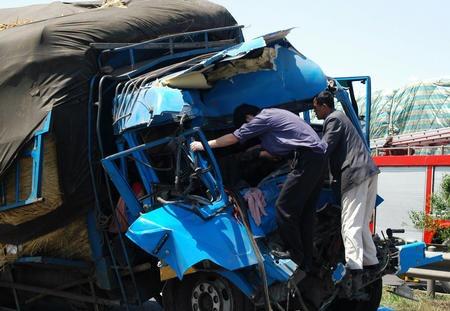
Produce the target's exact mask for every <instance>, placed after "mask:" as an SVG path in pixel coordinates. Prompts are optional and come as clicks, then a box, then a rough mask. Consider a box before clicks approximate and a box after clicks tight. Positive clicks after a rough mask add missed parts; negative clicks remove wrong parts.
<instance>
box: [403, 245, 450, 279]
mask: <svg viewBox="0 0 450 311" xmlns="http://www.w3.org/2000/svg"><path fill="white" fill-rule="evenodd" d="M442 259H443V258H442V255H436V256H433V257H429V258H426V257H425V243H423V242H418V243H412V244H407V245H405V246H400V253H399V259H398V262H399V264H398V266H399V267H398V269H399V270H398V271H397V272H396V274H401V273H406V272H407V271H408V269H409V268H413V267H419V266H423V265H427V264H430V263H433V262H438V261H441V260H442Z"/></svg>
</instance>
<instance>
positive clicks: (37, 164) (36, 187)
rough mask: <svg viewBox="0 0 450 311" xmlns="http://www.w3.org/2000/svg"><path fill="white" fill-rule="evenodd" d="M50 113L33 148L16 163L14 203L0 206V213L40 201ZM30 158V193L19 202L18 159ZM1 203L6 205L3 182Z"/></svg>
mask: <svg viewBox="0 0 450 311" xmlns="http://www.w3.org/2000/svg"><path fill="white" fill-rule="evenodd" d="M51 115H52V112H51V111H50V112H49V113H48V115H47V119H46V120H45V123H44V126H43V128H42V130H40V131H39V132H36V133H35V134H34V147H33V149H32V150H31V151H27V152H24V153H23V154H21V155H20V156H19V158H18V159H17V161H16V194H15V196H16V201H15V202H14V203H11V204H8V205H2V206H0V211H6V210H9V209H12V208H16V207H19V206H24V205H28V204H32V203H35V202H38V201H41V200H42V164H43V160H44V134H45V133H47V132H48V131H49V129H50V120H51ZM25 157H31V158H32V159H33V172H32V173H33V175H32V179H31V192H30V195H29V196H28V198H27V199H26V200H24V201H19V192H20V190H19V187H20V158H25ZM1 184H2V187H1V193H2V203H3V204H4V203H6V199H5V196H6V193H5V188H4V181H2V182H1Z"/></svg>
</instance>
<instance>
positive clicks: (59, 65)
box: [0, 0, 236, 244]
mask: <svg viewBox="0 0 450 311" xmlns="http://www.w3.org/2000/svg"><path fill="white" fill-rule="evenodd" d="M122 3H125V4H126V7H125V8H124V7H102V8H99V7H98V6H95V5H86V4H82V5H81V6H80V5H72V4H65V3H57V4H55V3H52V4H49V5H38V6H32V7H29V8H18V9H6V10H0V23H2V24H10V23H13V22H15V21H17V24H18V25H17V26H15V27H8V28H6V29H4V30H2V31H0V42H1V44H0V54H1V55H2V64H1V65H0V177H2V175H4V173H5V171H6V170H7V169H8V167H9V166H11V164H12V163H13V161H14V159H15V158H16V157H17V155H18V152H19V150H20V148H21V147H23V146H24V145H25V144H26V143H27V142H28V141H29V140H30V138H31V137H32V136H33V134H34V133H35V132H36V131H38V130H39V129H40V128H41V127H42V125H43V123H44V121H45V118H46V117H47V115H48V113H49V112H50V111H52V123H51V132H52V133H53V136H54V138H55V143H56V151H57V162H58V174H59V181H60V184H61V193H63V203H62V204H61V206H60V207H58V208H56V209H55V210H54V211H52V212H51V213H49V214H51V215H49V214H46V215H43V216H40V217H39V218H36V219H33V220H31V221H29V222H25V223H23V224H20V225H17V226H13V225H5V224H0V243H12V244H19V243H22V242H24V241H27V240H30V239H32V238H35V237H37V236H40V235H43V234H46V233H48V232H51V231H53V230H54V229H56V228H58V227H61V226H63V225H65V224H67V223H70V222H71V221H73V220H74V219H76V218H77V217H78V216H79V215H81V214H82V213H84V212H86V211H87V210H89V209H90V208H91V207H92V206H93V202H94V200H93V193H92V185H91V181H90V178H91V177H90V174H89V166H88V143H87V141H88V130H87V120H88V119H87V111H88V109H87V104H88V98H89V84H90V82H91V79H92V77H93V76H94V75H95V74H96V73H97V72H98V71H99V69H98V68H97V59H96V56H97V55H98V52H97V51H96V50H94V49H92V48H90V46H89V44H90V43H92V42H113V43H121V42H127V43H132V42H142V41H146V40H149V39H153V38H157V37H160V36H164V35H168V34H173V33H181V32H186V31H195V30H202V29H208V28H217V27H223V26H231V25H235V24H236V21H235V20H234V19H233V17H232V16H231V15H230V14H229V13H228V11H227V10H226V9H224V8H223V7H221V6H219V5H216V4H212V3H210V2H208V1H203V0H130V1H122ZM35 10H36V11H35ZM23 12H26V13H27V14H29V15H28V17H27V16H25V15H24V14H23ZM34 12H35V13H34ZM55 16H57V17H55ZM19 18H20V19H22V18H23V19H29V20H31V21H32V22H30V21H27V22H24V23H20V22H19ZM11 19H12V20H11ZM105 113H108V114H111V112H110V111H107V112H105Z"/></svg>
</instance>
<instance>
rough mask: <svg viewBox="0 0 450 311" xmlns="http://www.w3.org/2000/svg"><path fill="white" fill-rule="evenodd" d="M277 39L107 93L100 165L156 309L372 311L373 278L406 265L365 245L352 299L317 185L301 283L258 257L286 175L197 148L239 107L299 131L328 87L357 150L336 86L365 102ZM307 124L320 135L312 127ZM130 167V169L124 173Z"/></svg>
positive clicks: (241, 157) (285, 268)
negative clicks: (362, 294)
mask: <svg viewBox="0 0 450 311" xmlns="http://www.w3.org/2000/svg"><path fill="white" fill-rule="evenodd" d="M288 33H289V30H286V31H279V32H275V33H271V34H268V35H265V36H261V37H258V38H255V39H253V40H250V41H242V42H240V43H238V44H235V45H232V46H230V47H226V48H223V49H222V50H220V51H217V52H214V53H211V54H209V53H208V54H203V55H201V56H194V55H192V56H190V58H188V60H185V58H184V57H185V56H186V55H182V56H183V58H182V60H181V61H179V60H178V57H179V56H177V55H174V56H173V58H172V59H171V63H173V64H172V65H170V66H167V67H165V68H163V69H157V70H155V71H152V70H150V71H149V73H147V74H146V75H147V76H149V78H142V77H140V76H138V77H136V78H134V79H131V80H129V81H127V82H126V83H120V84H118V85H117V87H116V93H115V97H114V100H113V124H114V133H115V135H116V137H117V141H118V144H119V146H120V148H119V149H120V151H119V152H117V153H115V154H112V155H109V156H107V157H105V158H104V159H103V160H102V164H103V167H104V169H105V171H106V172H107V174H108V175H109V177H110V179H111V181H112V183H113V184H114V186H115V188H116V189H117V191H118V193H119V194H120V196H121V197H122V198H123V200H124V201H125V205H126V215H127V219H128V220H129V223H130V227H129V228H128V230H127V232H126V237H127V238H128V239H130V240H131V241H132V242H133V243H134V244H135V245H137V246H139V247H140V248H141V249H142V250H144V251H145V252H146V253H148V255H149V256H154V257H157V258H158V267H159V269H160V272H161V280H164V281H166V285H165V287H164V289H163V301H164V307H165V308H166V310H187V309H189V310H247V309H248V308H249V306H252V305H253V306H256V307H259V308H265V309H266V310H269V309H271V308H272V307H276V306H284V307H282V308H287V309H289V308H290V307H289V304H291V307H293V306H297V307H298V306H299V307H301V308H305V309H309V310H324V309H329V310H332V309H336V310H338V309H340V308H341V307H342V306H344V305H345V306H349V307H351V308H352V309H359V308H361V309H362V308H368V309H370V310H375V309H376V308H377V307H378V304H379V300H380V297H381V279H380V278H381V276H382V275H383V274H386V273H393V272H395V271H399V272H405V271H406V270H405V269H408V268H409V267H410V264H411V261H410V260H408V259H407V258H404V256H402V255H403V254H406V253H407V252H402V251H400V256H396V257H395V259H394V256H392V255H393V254H397V253H398V250H397V248H395V246H394V245H393V243H392V241H391V240H386V241H381V239H379V238H376V242H377V248H378V253H379V254H378V255H379V257H380V258H379V259H380V268H379V270H377V271H375V272H370V273H369V272H368V273H367V275H366V276H365V281H366V285H367V286H366V287H365V290H366V291H367V293H368V294H369V295H368V298H367V299H365V300H358V299H355V298H354V297H353V296H352V295H353V293H352V292H351V290H350V291H349V286H350V285H349V276H347V275H346V273H345V266H344V257H343V246H342V241H341V237H340V225H339V219H340V215H339V213H340V209H339V202H338V201H337V200H336V199H335V196H334V194H333V191H332V190H331V187H330V186H329V185H330V182H329V181H327V182H326V183H327V184H328V186H327V185H326V184H325V185H324V189H323V192H322V194H321V198H320V202H319V204H318V206H317V218H318V225H317V228H316V232H315V253H314V254H313V257H314V264H315V266H314V269H313V271H312V273H310V274H308V275H307V276H306V277H304V276H302V277H298V276H296V274H295V273H294V272H295V270H296V268H297V267H296V265H295V263H294V262H293V261H291V260H289V259H278V258H275V257H274V256H272V255H271V254H270V250H271V249H274V248H277V246H279V237H278V235H277V224H276V220H275V201H276V199H277V196H278V193H279V190H280V185H281V184H282V183H283V182H284V180H285V178H286V174H287V173H288V171H289V169H288V167H287V165H286V164H285V163H276V165H273V163H272V164H269V163H267V162H264V161H260V160H259V159H256V158H252V159H251V161H252V163H251V164H250V163H248V161H249V160H248V159H247V158H246V157H248V152H247V154H246V152H245V149H244V148H251V147H253V146H252V143H250V144H249V145H247V146H236V147H231V148H224V150H220V151H219V150H215V151H214V152H213V151H212V150H211V149H210V148H209V146H208V144H207V140H208V139H211V138H213V137H217V136H218V135H219V134H223V133H226V132H231V131H232V130H233V129H234V127H233V122H232V114H233V111H234V109H235V108H236V107H237V106H239V105H241V104H243V103H247V104H251V105H255V106H258V107H259V108H262V109H263V108H267V107H279V108H284V109H288V110H290V111H292V112H294V113H297V114H299V117H302V118H304V119H305V120H307V121H308V122H310V120H311V118H312V117H313V116H312V115H311V114H310V113H311V109H312V108H313V104H312V98H313V97H314V96H315V95H316V94H318V93H319V92H320V91H322V90H324V89H325V88H326V87H327V85H328V84H330V83H332V84H334V85H336V87H337V93H336V100H337V101H338V102H339V103H340V104H341V107H342V108H343V110H344V111H345V112H346V114H347V116H348V117H349V118H350V119H351V120H352V122H353V124H354V125H355V127H356V128H357V129H358V131H359V132H360V134H361V136H362V137H363V138H364V140H365V141H366V142H367V141H368V136H366V135H365V134H364V132H363V130H362V129H361V127H360V124H359V120H358V116H357V111H355V107H356V106H355V105H354V104H352V102H351V100H350V94H349V92H348V88H344V87H343V86H342V85H346V86H348V85H351V83H352V82H353V81H364V82H365V83H366V84H367V87H368V97H370V78H368V77H354V78H339V79H333V78H331V77H327V76H326V75H325V74H324V72H323V71H322V70H321V68H320V67H319V66H318V65H317V64H315V63H314V62H313V61H312V60H310V59H308V58H307V57H305V56H304V55H302V54H301V53H300V52H298V51H297V50H296V49H295V48H294V47H293V46H292V45H291V44H290V43H289V42H288V41H287V39H286V35H287V34H288ZM368 102H370V101H368ZM367 111H370V110H369V109H368V110H367ZM367 120H370V116H369V118H366V121H367ZM313 126H314V128H315V129H316V130H317V131H318V133H319V134H321V126H320V125H317V124H316V125H314V124H313ZM368 126H369V122H368V121H367V122H366V127H368ZM365 133H368V130H367V128H366V131H365ZM192 141H200V142H201V143H202V144H203V146H204V149H205V151H204V152H192V151H191V150H190V148H189V145H190V143H191V142H192ZM253 144H255V142H253ZM130 166H135V167H136V170H135V173H134V175H133V174H131V173H130ZM233 168H234V169H233ZM236 169H237V170H238V172H237V173H235V172H234V171H235V170H236ZM252 170H253V171H252ZM136 171H137V173H136ZM262 174H266V175H265V176H262ZM249 176H250V177H249ZM245 178H247V180H246V179H245ZM135 182H138V183H141V184H142V185H143V187H144V188H145V191H144V192H145V194H144V195H141V196H138V195H137V194H136V193H135V191H133V189H132V186H131V185H132V183H135ZM251 188H258V189H259V190H260V191H261V192H262V193H263V195H264V199H265V201H266V202H267V205H266V207H265V212H266V214H267V215H266V216H262V217H261V224H259V225H257V224H256V223H255V219H254V218H253V217H252V215H251V212H250V211H249V210H248V208H247V204H246V202H245V200H244V199H243V196H244V195H245V193H246V192H247V191H249V189H251ZM423 247H424V246H423V244H420V243H419V244H417V245H414V246H408V248H409V249H415V250H416V252H414V256H415V257H416V258H418V259H417V262H416V264H423V263H424V262H425V261H430V260H438V258H435V259H424V257H423ZM405 257H408V255H406V256H405ZM405 265H406V266H405ZM281 310H283V309H281Z"/></svg>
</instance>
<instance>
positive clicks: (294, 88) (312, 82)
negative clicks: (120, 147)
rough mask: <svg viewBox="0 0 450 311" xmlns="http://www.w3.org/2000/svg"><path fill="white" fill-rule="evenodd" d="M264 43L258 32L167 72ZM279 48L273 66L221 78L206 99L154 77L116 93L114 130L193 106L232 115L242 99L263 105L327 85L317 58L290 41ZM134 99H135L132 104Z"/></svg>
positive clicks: (201, 112) (197, 111) (194, 110)
mask: <svg viewBox="0 0 450 311" xmlns="http://www.w3.org/2000/svg"><path fill="white" fill-rule="evenodd" d="M262 47H265V42H264V40H263V38H262V37H260V38H257V39H254V40H252V41H250V42H248V43H241V44H239V45H237V46H235V47H233V48H230V49H227V50H224V51H221V52H219V53H217V54H216V55H214V56H212V57H211V58H209V59H207V60H205V61H204V62H202V63H200V64H198V65H195V66H193V67H191V68H189V69H187V70H184V71H181V72H178V73H175V74H172V75H168V76H167V77H164V78H167V79H168V78H173V77H175V76H180V75H183V74H185V73H187V72H191V71H194V70H197V69H201V68H204V67H206V66H209V65H211V64H213V63H215V62H218V61H222V62H223V61H229V60H232V59H237V58H240V57H243V56H245V55H246V54H247V53H249V52H251V51H253V50H255V49H258V48H262ZM276 51H277V57H276V58H275V60H274V70H259V71H258V70H256V71H253V72H247V73H242V74H236V75H234V76H233V77H232V78H229V79H223V80H220V81H218V82H217V83H216V84H215V85H214V87H213V88H212V89H211V90H209V91H205V92H204V93H203V98H204V102H202V101H197V100H195V99H198V98H197V96H196V95H195V91H181V90H176V89H171V88H168V87H158V86H155V85H154V84H153V83H150V84H149V85H148V88H145V89H143V90H140V91H139V92H136V93H132V94H127V93H125V94H126V95H120V96H118V97H117V98H116V99H115V102H116V105H119V106H120V107H117V108H115V110H117V111H119V112H118V113H117V115H118V118H117V120H118V121H117V122H116V124H115V131H116V133H118V132H122V131H124V130H127V129H131V128H135V127H137V126H147V125H149V124H150V123H151V124H158V123H164V122H167V121H168V120H171V119H173V115H174V114H175V115H176V114H177V113H178V114H180V113H182V112H184V111H187V112H189V115H190V116H195V115H197V116H202V117H221V116H224V115H231V114H232V113H233V111H234V109H235V108H236V107H237V106H238V105H240V104H242V103H244V102H245V103H248V104H253V105H256V106H258V107H260V108H266V107H273V106H277V105H281V104H284V103H291V102H296V101H302V100H305V99H311V98H312V97H313V96H315V95H316V94H317V93H318V92H320V91H321V90H323V89H325V87H326V83H327V82H326V81H327V78H326V76H325V75H324V73H323V72H322V70H321V69H320V68H319V67H318V66H317V65H316V64H315V63H314V62H312V61H311V60H309V59H307V58H305V57H304V56H303V55H301V54H299V53H298V52H296V51H295V50H293V49H290V48H287V47H281V46H277V47H276ZM164 78H162V79H164ZM121 96H126V98H122V97H121ZM130 102H134V103H135V104H134V105H130V104H129V103H130ZM161 103H163V104H161ZM151 111H153V113H151ZM165 114H166V115H165ZM158 118H159V120H158Z"/></svg>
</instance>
